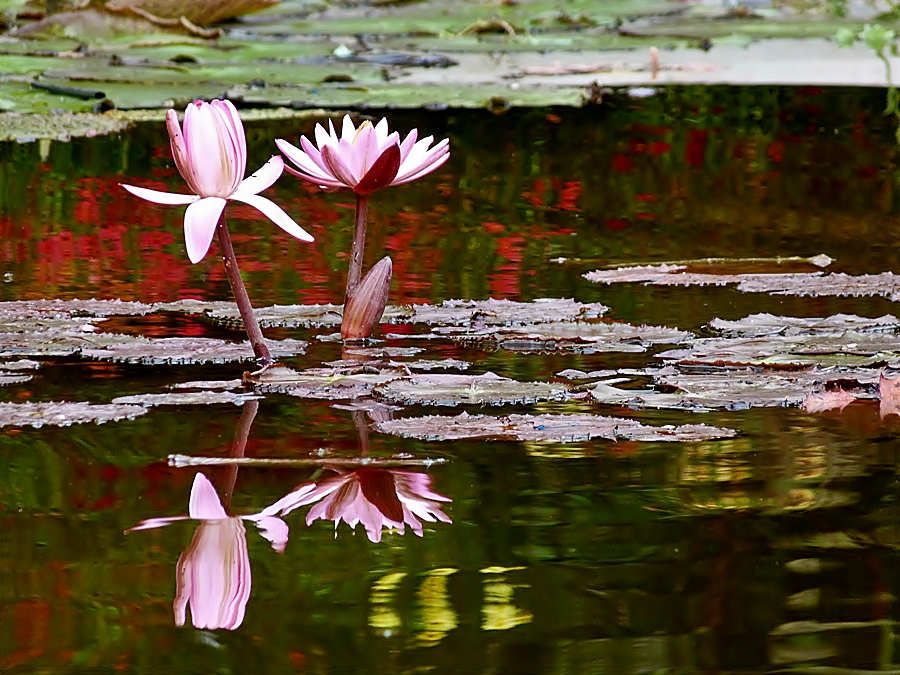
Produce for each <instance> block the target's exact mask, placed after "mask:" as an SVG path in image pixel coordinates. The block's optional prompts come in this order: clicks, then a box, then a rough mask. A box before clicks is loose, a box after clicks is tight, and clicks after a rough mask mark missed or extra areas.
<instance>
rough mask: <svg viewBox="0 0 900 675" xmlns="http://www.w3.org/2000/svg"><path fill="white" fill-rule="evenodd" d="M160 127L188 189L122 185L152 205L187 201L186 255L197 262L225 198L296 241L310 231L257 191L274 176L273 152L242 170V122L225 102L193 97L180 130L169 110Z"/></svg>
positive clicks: (278, 166)
mask: <svg viewBox="0 0 900 675" xmlns="http://www.w3.org/2000/svg"><path fill="white" fill-rule="evenodd" d="M166 128H167V130H168V132H169V141H170V144H171V147H172V157H173V158H174V159H175V166H176V167H178V172H179V173H180V174H181V177H182V178H184V180H185V182H186V183H187V184H188V187H189V188H190V189H191V192H193V194H190V195H185V194H176V193H172V192H160V191H158V190H149V189H147V188H142V187H137V186H134V185H123V186H122V187H123V188H125V189H126V190H128V191H129V192H130V193H131V194H133V195H135V196H137V197H140V198H142V199H146V200H147V201H151V202H155V203H157V204H169V205H180V204H189V206H188V208H187V211H186V212H185V214H184V238H185V243H186V244H187V253H188V258H190V260H191V262H192V263H197V262H200V260H202V259H203V256H205V255H206V253H207V251H208V250H209V245H210V243H211V242H212V238H213V235H214V234H215V232H216V225H217V224H218V222H219V217H220V216H221V215H222V211H223V210H224V208H225V204H226V203H227V200H229V199H234V200H237V201H240V202H244V203H245V204H249V205H250V206H253V207H255V208H257V209H259V211H261V212H262V213H263V215H265V216H266V217H267V218H269V219H270V220H271V221H272V222H273V223H275V224H276V225H278V227H280V228H281V229H283V230H284V231H285V232H287V233H288V234H290V235H292V236H294V237H296V238H297V239H300V240H301V241H312V240H313V238H312V236H311V235H310V234H309V233H308V232H306V231H305V230H304V229H303V228H301V227H300V226H299V225H297V223H295V222H294V221H293V219H292V218H291V217H290V216H289V215H288V214H286V213H285V212H284V211H283V210H282V209H281V207H280V206H278V205H277V204H275V202H273V201H271V200H269V199H267V198H266V197H261V196H260V195H259V193H260V192H262V191H263V190H265V189H266V188H268V187H270V186H271V185H272V184H273V183H274V182H275V181H276V180H278V178H279V176H281V173H282V172H283V171H284V161H283V160H282V159H281V157H280V156H278V155H276V156H274V157H272V158H271V159H270V160H269V161H268V162H266V163H265V164H264V165H263V166H262V168H261V169H259V171H257V172H256V173H255V174H253V175H252V176H250V177H249V178H244V174H245V173H246V171H247V140H246V138H245V136H244V126H243V123H242V122H241V118H240V115H238V112H237V110H236V109H235V107H234V104H232V103H231V101H213V102H212V103H205V102H203V101H196V102H194V103H191V104H189V105H188V107H187V109H186V110H185V111H184V133H182V129H181V126H180V125H179V124H178V115H177V114H176V112H175V111H174V110H169V111H168V112H167V113H166Z"/></svg>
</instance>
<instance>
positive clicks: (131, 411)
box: [0, 402, 147, 429]
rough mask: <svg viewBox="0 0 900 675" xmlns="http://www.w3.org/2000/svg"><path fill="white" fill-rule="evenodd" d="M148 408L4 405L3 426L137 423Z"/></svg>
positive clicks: (0, 410)
mask: <svg viewBox="0 0 900 675" xmlns="http://www.w3.org/2000/svg"><path fill="white" fill-rule="evenodd" d="M146 412H147V409H146V408H144V407H143V406H138V405H122V404H93V403H53V402H49V403H0V426H15V427H34V428H36V429H37V428H40V427H42V426H55V427H67V426H70V425H72V424H86V423H88V422H96V423H97V424H103V423H104V422H116V421H119V420H125V419H128V420H133V419H134V418H135V417H140V416H141V415H143V414H145V413H146Z"/></svg>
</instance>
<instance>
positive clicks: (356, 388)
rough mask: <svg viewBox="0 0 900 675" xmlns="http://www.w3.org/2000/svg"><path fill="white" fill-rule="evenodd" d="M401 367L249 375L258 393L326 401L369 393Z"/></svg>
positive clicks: (272, 371)
mask: <svg viewBox="0 0 900 675" xmlns="http://www.w3.org/2000/svg"><path fill="white" fill-rule="evenodd" d="M403 376H404V375H403V372H402V371H401V370H399V369H398V370H380V369H377V368H372V367H366V366H358V365H357V366H355V367H354V368H310V369H308V370H304V371H299V372H298V371H296V370H291V369H290V368H283V367H278V368H270V369H268V370H266V371H264V372H262V373H260V374H259V375H253V376H252V377H250V378H248V380H247V381H248V383H250V384H252V385H253V387H254V389H255V390H256V391H259V392H272V393H279V394H288V395H289V396H296V397H298V398H313V399H326V400H332V401H336V400H342V399H355V398H361V397H364V396H369V395H371V393H372V390H373V388H374V387H375V386H377V385H379V384H383V383H385V382H389V381H390V380H393V379H396V378H399V377H403Z"/></svg>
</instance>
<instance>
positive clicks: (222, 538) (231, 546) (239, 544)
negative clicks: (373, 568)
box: [129, 473, 288, 630]
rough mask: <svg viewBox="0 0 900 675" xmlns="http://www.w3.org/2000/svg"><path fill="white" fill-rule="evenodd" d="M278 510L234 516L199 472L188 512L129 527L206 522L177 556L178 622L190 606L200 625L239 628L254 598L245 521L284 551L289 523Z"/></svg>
mask: <svg viewBox="0 0 900 675" xmlns="http://www.w3.org/2000/svg"><path fill="white" fill-rule="evenodd" d="M274 513H275V510H273V507H269V508H268V509H265V510H264V511H262V512H260V513H257V514H254V515H250V516H229V515H228V514H227V513H226V512H225V508H224V507H223V506H222V503H221V502H220V501H219V496H218V495H217V494H216V489H215V488H214V487H213V486H212V483H210V482H209V479H207V477H206V476H204V475H203V474H202V473H198V474H197V475H196V476H195V477H194V485H193V486H192V487H191V497H190V504H189V507H188V515H187V516H173V517H168V518H149V519H147V520H144V521H141V522H140V523H138V524H137V525H135V526H134V527H133V528H131V530H129V532H133V531H136V530H149V529H152V528H156V527H163V526H165V525H168V524H170V523H173V522H175V521H179V520H200V521H201V523H200V524H199V525H198V526H197V530H196V531H195V532H194V538H193V539H192V540H191V544H190V546H188V547H187V549H186V550H185V551H184V553H182V554H181V557H179V558H178V567H177V570H176V573H175V585H176V590H175V602H174V603H173V604H172V606H173V609H174V613H175V624H176V625H178V626H183V625H184V622H185V615H186V612H185V610H186V609H187V606H188V604H190V606H191V623H192V624H194V627H196V628H209V629H215V628H225V629H226V630H234V629H235V628H237V627H238V626H240V625H241V622H242V621H243V620H244V610H245V609H246V607H247V601H248V600H249V599H250V556H249V554H248V552H247V530H246V529H244V522H243V521H245V520H250V521H252V522H254V523H256V526H257V527H258V528H259V531H260V534H262V536H263V537H265V538H266V539H268V540H269V542H270V543H271V544H272V548H273V549H275V550H276V551H278V552H279V553H280V552H282V551H284V547H285V546H286V545H287V540H288V527H287V524H286V523H285V522H284V521H283V520H281V519H280V518H277V517H276V516H275V515H274Z"/></svg>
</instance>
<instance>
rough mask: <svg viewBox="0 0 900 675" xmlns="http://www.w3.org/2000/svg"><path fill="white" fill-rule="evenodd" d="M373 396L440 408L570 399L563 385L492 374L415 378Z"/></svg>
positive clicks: (382, 387)
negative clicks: (438, 406) (513, 378)
mask: <svg viewBox="0 0 900 675" xmlns="http://www.w3.org/2000/svg"><path fill="white" fill-rule="evenodd" d="M374 394H375V395H376V396H377V397H378V398H382V399H384V400H387V401H391V402H393V403H399V404H401V405H412V404H418V405H442V406H456V405H504V404H524V403H537V402H538V401H565V400H568V399H570V398H572V397H573V394H572V393H571V391H570V389H569V387H567V386H566V385H564V384H556V383H548V382H518V381H516V380H512V379H509V378H506V377H500V376H499V375H495V374H494V373H485V374H484V375H445V374H437V375H414V376H412V377H405V378H399V379H394V380H391V381H390V382H387V383H385V384H381V385H379V386H377V387H375V389H374Z"/></svg>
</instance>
